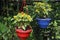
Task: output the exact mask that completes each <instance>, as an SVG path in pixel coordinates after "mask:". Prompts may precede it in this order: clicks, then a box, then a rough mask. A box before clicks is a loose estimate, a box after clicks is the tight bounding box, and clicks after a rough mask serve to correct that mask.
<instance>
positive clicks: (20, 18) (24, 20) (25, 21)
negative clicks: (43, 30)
mask: <svg viewBox="0 0 60 40" xmlns="http://www.w3.org/2000/svg"><path fill="white" fill-rule="evenodd" d="M12 20H13V24H17V26H18V28H22V29H23V30H26V28H27V26H30V22H31V21H33V20H32V17H31V16H30V15H28V14H26V13H24V12H21V13H18V14H17V15H15V16H13V18H12Z"/></svg>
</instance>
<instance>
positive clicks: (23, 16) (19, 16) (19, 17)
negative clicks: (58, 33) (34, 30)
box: [14, 12, 32, 22]
mask: <svg viewBox="0 0 60 40" xmlns="http://www.w3.org/2000/svg"><path fill="white" fill-rule="evenodd" d="M14 20H16V21H29V22H31V21H32V17H31V16H30V15H28V14H26V13H24V12H21V13H18V14H17V15H16V16H14Z"/></svg>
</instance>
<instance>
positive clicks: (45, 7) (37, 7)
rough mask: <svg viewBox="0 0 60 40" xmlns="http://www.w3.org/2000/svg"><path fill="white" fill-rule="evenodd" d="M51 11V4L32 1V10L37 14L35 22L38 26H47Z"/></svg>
mask: <svg viewBox="0 0 60 40" xmlns="http://www.w3.org/2000/svg"><path fill="white" fill-rule="evenodd" d="M50 11H52V8H51V5H50V4H48V3H46V2H34V12H35V13H36V14H37V18H36V20H37V23H38V25H39V27H40V28H47V27H48V25H49V23H50V21H51V18H50V16H49V14H50Z"/></svg>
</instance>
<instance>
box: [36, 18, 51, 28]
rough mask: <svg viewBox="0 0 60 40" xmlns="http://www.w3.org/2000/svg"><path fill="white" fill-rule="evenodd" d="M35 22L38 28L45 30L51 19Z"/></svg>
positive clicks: (38, 19)
mask: <svg viewBox="0 0 60 40" xmlns="http://www.w3.org/2000/svg"><path fill="white" fill-rule="evenodd" d="M36 20H37V23H38V25H39V27H40V28H47V27H48V25H49V23H50V20H51V18H46V19H40V18H36Z"/></svg>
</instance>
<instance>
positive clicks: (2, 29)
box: [0, 23, 8, 33]
mask: <svg viewBox="0 0 60 40" xmlns="http://www.w3.org/2000/svg"><path fill="white" fill-rule="evenodd" d="M7 30H8V28H7V27H6V25H5V24H3V23H0V32H2V33H4V32H6V31H7Z"/></svg>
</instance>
